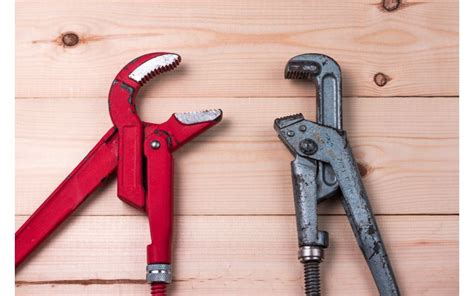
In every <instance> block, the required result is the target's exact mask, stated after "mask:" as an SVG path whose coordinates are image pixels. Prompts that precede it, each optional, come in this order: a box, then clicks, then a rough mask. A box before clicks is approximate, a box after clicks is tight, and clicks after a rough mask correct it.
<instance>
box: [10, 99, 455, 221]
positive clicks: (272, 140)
mask: <svg viewBox="0 0 474 296" xmlns="http://www.w3.org/2000/svg"><path fill="white" fill-rule="evenodd" d="M210 107H221V108H222V109H223V110H224V120H223V122H221V123H220V124H219V125H218V126H216V127H214V128H213V129H212V130H209V131H208V132H206V133H205V134H203V135H202V136H200V137H199V138H197V139H196V140H195V141H194V142H192V143H190V144H189V145H188V146H185V147H183V149H182V150H181V151H178V152H177V153H176V155H175V156H176V157H175V160H176V172H175V180H176V190H175V192H176V200H177V202H176V206H177V210H176V211H177V214H180V215H203V214H210V215H219V214H245V215H249V214H292V213H293V211H294V210H293V197H292V189H291V181H290V180H291V179H290V166H289V162H290V160H291V158H292V156H291V154H290V153H289V152H288V151H287V149H286V148H285V147H284V145H283V144H282V143H281V142H280V141H279V140H278V138H277V137H276V134H275V131H274V130H273V120H274V119H275V118H276V117H279V116H283V115H288V114H292V113H297V112H301V111H303V113H304V114H305V116H307V118H312V119H314V117H315V109H316V107H315V102H314V99H313V98H278V99H274V100H271V99H270V100H269V99H266V98H260V99H258V98H251V99H250V98H249V99H246V98H239V99H218V98H208V99H204V98H203V99H199V100H187V101H186V102H183V101H180V100H176V99H173V98H160V99H151V98H150V99H145V100H143V101H142V105H141V108H140V109H141V110H142V111H143V112H142V117H143V118H145V119H146V120H148V121H155V122H159V121H161V120H165V119H166V118H167V116H169V115H170V114H171V113H172V112H173V111H184V110H188V111H190V110H199V109H204V108H210ZM344 110H345V128H346V129H347V130H348V134H349V138H350V140H351V143H352V146H353V148H354V152H355V156H356V157H357V159H358V161H359V162H360V163H362V164H364V166H365V172H364V174H365V177H364V183H365V185H366V187H367V190H368V192H369V195H370V198H371V202H372V205H373V208H374V210H375V211H376V212H377V213H385V214H399V213H444V214H450V213H458V121H457V120H458V119H457V118H458V100H457V99H453V98H417V99H412V98H392V99H389V98H384V99H379V98H348V99H346V100H345V101H344ZM16 114H17V116H16V120H17V124H16V172H17V175H16V213H17V214H22V215H28V214H31V213H32V212H33V211H34V210H35V209H36V208H37V207H38V206H39V205H40V204H41V203H42V201H43V200H44V199H45V198H46V197H47V196H48V195H49V194H50V193H51V192H52V190H53V189H54V188H55V187H56V186H57V185H58V184H59V182H60V181H61V180H62V179H63V178H64V177H65V176H66V175H67V174H68V173H69V172H70V171H71V170H72V168H73V167H74V166H75V165H76V164H77V163H78V162H79V161H80V160H81V159H82V158H83V157H84V155H86V153H87V152H88V151H89V150H90V149H91V147H92V146H93V145H94V143H95V142H96V141H97V140H98V139H99V138H100V136H101V135H102V133H104V132H105V131H107V130H108V128H109V127H110V125H111V123H110V119H109V116H108V113H107V104H106V101H105V99H82V100H66V99H64V100H58V99H42V100H35V99H28V100H26V99H22V100H17V103H16ZM115 194H116V184H115V182H110V183H109V184H108V185H107V186H105V187H104V188H103V189H101V190H99V193H98V194H95V195H94V196H95V197H94V198H93V199H92V201H93V205H90V206H86V207H85V208H84V209H83V211H80V212H79V213H80V214H82V215H137V214H140V213H139V212H137V211H136V210H135V209H132V208H130V207H129V206H128V205H125V204H123V203H122V202H121V201H119V200H118V199H117V198H116V197H115ZM322 212H323V213H342V212H343V211H342V209H341V208H340V206H339V202H337V201H336V202H329V203H328V204H327V205H326V207H323V209H322Z"/></svg>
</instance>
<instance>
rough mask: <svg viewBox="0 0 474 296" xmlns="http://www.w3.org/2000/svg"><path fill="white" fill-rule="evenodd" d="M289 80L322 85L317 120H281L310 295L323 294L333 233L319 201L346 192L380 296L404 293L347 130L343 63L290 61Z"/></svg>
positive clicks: (318, 57) (313, 57)
mask: <svg viewBox="0 0 474 296" xmlns="http://www.w3.org/2000/svg"><path fill="white" fill-rule="evenodd" d="M285 78H286V79H303V80H309V81H314V82H315V83H316V89H317V92H316V98H317V106H318V112H317V121H316V122H312V121H309V120H306V119H305V118H304V117H303V115H302V114H296V115H291V116H287V117H283V118H278V119H276V120H275V124H274V128H275V130H276V131H277V133H278V136H279V138H280V139H281V140H282V141H283V143H285V145H286V146H287V147H288V148H289V150H290V151H291V153H292V154H293V155H294V156H295V160H293V161H292V163H291V169H292V180H293V194H294V201H295V210H296V220H297V228H298V243H299V247H300V248H299V254H298V257H299V260H300V261H301V262H302V263H303V264H304V266H305V288H306V295H308V296H316V295H318V296H319V295H320V284H319V263H320V262H322V260H323V259H324V251H323V250H324V249H325V248H327V247H328V244H329V235H328V233H327V232H325V231H321V230H319V229H318V224H317V223H318V216H317V204H318V203H320V202H322V201H324V200H326V199H328V198H330V197H332V196H334V195H335V193H337V192H338V191H339V190H340V191H341V193H342V205H343V207H344V210H345V212H346V215H347V217H348V219H349V222H350V224H351V227H352V231H353V232H354V235H355V237H356V239H357V243H358V245H359V247H360V249H361V251H362V253H363V255H364V257H365V260H366V261H367V264H368V266H369V268H370V271H371V273H372V276H373V278H374V280H375V283H376V285H377V288H378V290H379V293H380V295H383V296H394V295H400V291H399V289H398V285H397V282H396V280H395V275H394V273H393V270H392V266H391V264H390V261H389V258H388V254H387V251H386V249H385V246H384V244H383V241H382V237H381V234H380V231H379V229H378V227H377V223H376V221H375V216H374V214H373V212H372V209H371V207H370V204H369V200H368V196H367V193H366V191H365V188H364V185H363V183H362V179H361V176H360V174H359V170H358V167H357V163H356V161H355V158H354V156H353V154H352V151H351V147H350V145H349V142H348V140H347V136H346V133H345V131H344V130H343V129H342V85H341V71H340V68H339V65H338V64H337V63H336V61H334V60H333V59H332V58H330V57H328V56H325V55H322V54H303V55H299V56H296V57H294V58H292V59H290V60H289V61H288V63H287V65H286V69H285Z"/></svg>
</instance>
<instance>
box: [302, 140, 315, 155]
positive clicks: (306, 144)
mask: <svg viewBox="0 0 474 296" xmlns="http://www.w3.org/2000/svg"><path fill="white" fill-rule="evenodd" d="M300 149H301V152H303V153H304V154H306V155H312V154H314V153H316V151H318V145H317V144H316V142H315V141H314V140H311V139H304V140H303V141H301V142H300Z"/></svg>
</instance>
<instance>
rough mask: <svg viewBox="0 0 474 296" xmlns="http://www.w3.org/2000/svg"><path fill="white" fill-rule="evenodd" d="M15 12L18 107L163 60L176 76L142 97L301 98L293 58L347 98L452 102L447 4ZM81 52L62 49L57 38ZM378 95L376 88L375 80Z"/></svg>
mask: <svg viewBox="0 0 474 296" xmlns="http://www.w3.org/2000/svg"><path fill="white" fill-rule="evenodd" d="M381 3H382V1H380V0H357V1H344V0H337V1H335V0H321V1H297V2H295V1H286V0H265V1H253V0H239V1H235V0H232V1H231V0H228V1H209V0H199V1H195V0H180V1H174V0H160V1H155V0H141V1H138V2H137V1H133V2H130V1H122V0H109V1H90V0H89V1H64V0H48V1H45V0H21V1H17V4H16V92H17V96H18V97H45V98H51V97H69V98H76V97H78V96H80V97H93V98H96V97H102V96H104V97H105V96H106V95H107V93H108V87H109V85H110V83H111V82H112V79H113V77H115V75H116V73H117V71H118V70H119V69H120V68H121V67H122V66H123V65H125V64H126V63H127V62H128V61H130V60H131V59H133V58H135V57H136V56H137V55H139V54H143V53H147V52H151V51H173V52H178V53H180V54H181V55H182V56H183V60H184V65H183V66H182V67H180V68H179V69H178V70H177V71H176V72H175V73H173V74H170V75H168V74H167V75H164V76H163V77H160V78H159V79H160V80H164V81H163V82H161V83H160V88H159V89H156V88H155V89H153V90H149V92H148V95H150V96H156V95H158V94H159V95H162V96H169V97H171V96H172V97H194V96H200V97H202V96H205V97H209V96H215V97H223V96H230V97H238V96H240V97H256V96H259V97H274V96H276V95H278V96H310V95H311V96H312V95H313V93H314V90H313V87H312V85H311V84H310V83H306V84H304V86H301V85H300V84H295V83H293V82H291V81H285V80H284V79H283V75H282V74H283V73H282V72H283V69H284V66H285V63H286V62H287V60H288V59H289V58H291V57H292V56H294V55H297V54H301V53H306V52H321V53H325V54H328V55H330V56H332V57H334V58H335V59H336V60H337V61H338V62H339V63H340V65H341V66H342V69H343V75H344V91H345V95H348V96H457V95H458V1H452V0H430V1H418V0H407V1H403V2H402V5H401V7H400V8H399V9H398V10H396V11H393V12H390V13H389V12H387V11H384V10H383V9H382V8H381ZM69 31H72V32H75V33H77V34H78V35H79V37H80V42H79V44H78V45H77V46H75V47H69V48H65V47H64V46H63V44H62V42H61V34H63V33H65V32H69ZM378 72H382V73H383V74H385V75H387V77H388V80H389V81H388V83H387V84H386V85H385V86H384V87H379V86H377V85H376V84H375V83H374V75H375V74H376V73H378Z"/></svg>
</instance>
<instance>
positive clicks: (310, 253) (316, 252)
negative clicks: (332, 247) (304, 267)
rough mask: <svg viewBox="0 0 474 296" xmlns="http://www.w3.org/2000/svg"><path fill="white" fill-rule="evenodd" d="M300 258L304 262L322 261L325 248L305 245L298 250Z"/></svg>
mask: <svg viewBox="0 0 474 296" xmlns="http://www.w3.org/2000/svg"><path fill="white" fill-rule="evenodd" d="M298 260H300V262H302V263H305V262H310V261H317V262H322V261H323V260H324V250H323V248H321V247H315V246H303V247H301V248H300V249H299V250H298Z"/></svg>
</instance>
